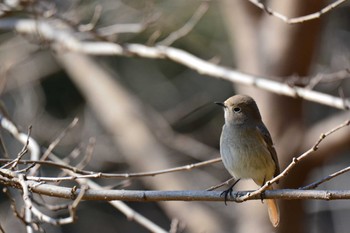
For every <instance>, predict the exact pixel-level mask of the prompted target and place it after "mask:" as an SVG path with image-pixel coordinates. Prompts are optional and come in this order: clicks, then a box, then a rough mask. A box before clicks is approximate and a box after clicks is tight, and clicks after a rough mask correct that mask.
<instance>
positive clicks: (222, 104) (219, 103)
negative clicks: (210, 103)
mask: <svg viewBox="0 0 350 233" xmlns="http://www.w3.org/2000/svg"><path fill="white" fill-rule="evenodd" d="M214 104H217V105H219V106H221V107H223V108H226V106H225V104H224V103H222V102H214Z"/></svg>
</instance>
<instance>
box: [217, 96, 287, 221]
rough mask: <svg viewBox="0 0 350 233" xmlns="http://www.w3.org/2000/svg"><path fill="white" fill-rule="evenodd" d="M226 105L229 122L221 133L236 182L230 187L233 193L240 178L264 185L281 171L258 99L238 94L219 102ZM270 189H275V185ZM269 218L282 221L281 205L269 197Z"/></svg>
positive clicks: (223, 154) (225, 161) (222, 149)
mask: <svg viewBox="0 0 350 233" xmlns="http://www.w3.org/2000/svg"><path fill="white" fill-rule="evenodd" d="M215 103H216V104H218V105H220V106H221V107H223V109H224V117H225V124H224V125H223V128H222V133H221V136H220V154H221V158H222V162H223V164H224V167H225V168H226V170H227V171H228V172H229V173H230V174H231V175H232V177H233V178H235V180H236V182H235V183H234V184H233V185H232V186H231V187H230V188H229V189H227V190H226V191H224V192H222V194H225V204H226V199H227V195H228V194H229V193H230V194H231V193H232V188H233V186H234V185H235V184H236V183H237V182H238V181H239V180H240V179H252V180H253V181H254V182H255V183H256V184H257V185H259V186H263V185H264V184H265V182H266V181H268V180H270V179H272V178H273V177H275V176H277V175H278V174H279V173H280V167H279V163H278V158H277V153H276V150H275V148H274V145H273V142H272V138H271V135H270V133H269V131H268V129H267V128H266V126H265V124H264V123H263V121H262V118H261V115H260V112H259V109H258V106H257V104H256V102H255V101H254V99H253V98H252V97H250V96H247V95H241V94H238V95H234V96H232V97H230V98H228V99H227V100H226V101H225V102H215ZM269 189H273V188H272V186H270V187H269ZM266 204H267V208H268V214H269V219H270V221H271V223H272V225H273V226H274V227H277V226H278V224H279V221H280V213H279V208H278V205H277V203H276V200H274V199H267V200H266Z"/></svg>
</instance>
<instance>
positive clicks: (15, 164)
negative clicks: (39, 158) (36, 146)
mask: <svg viewBox="0 0 350 233" xmlns="http://www.w3.org/2000/svg"><path fill="white" fill-rule="evenodd" d="M31 131H32V126H29V127H28V136H27V140H26V143H25V144H24V145H23V147H22V150H21V151H20V152H19V153H18V156H17V158H16V159H14V160H13V161H11V162H9V163H8V164H5V165H4V166H3V167H1V168H4V167H8V166H10V165H11V167H10V169H11V170H13V169H14V168H15V167H16V166H17V165H18V162H19V161H20V160H21V159H22V158H23V156H24V155H25V154H26V153H27V152H28V144H29V139H30V133H31Z"/></svg>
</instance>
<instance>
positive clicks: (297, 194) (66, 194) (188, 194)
mask: <svg viewBox="0 0 350 233" xmlns="http://www.w3.org/2000/svg"><path fill="white" fill-rule="evenodd" d="M0 183H3V184H6V185H7V186H12V187H14V188H18V189H20V188H21V185H20V182H19V179H18V178H13V179H7V178H6V177H0ZM27 185H28V188H29V190H30V191H32V192H34V193H38V194H42V195H46V196H50V197H59V198H66V199H75V198H76V197H77V196H78V195H79V193H80V189H75V188H68V187H60V186H56V185H50V184H42V183H39V182H34V181H27ZM249 192H251V191H239V192H233V193H232V196H231V197H228V199H227V200H228V201H235V202H242V201H241V198H240V197H242V196H247V194H248V193H249ZM264 198H265V199H285V200H296V199H313V200H338V199H350V190H299V189H277V190H266V191H265V194H264ZM259 199H260V196H249V198H247V200H259ZM82 200H93V201H97V200H98V201H113V200H119V201H137V202H153V201H210V202H221V201H222V202H223V201H224V197H223V196H222V195H221V191H205V190H179V191H143V190H95V189H89V190H85V193H84V195H83V196H82Z"/></svg>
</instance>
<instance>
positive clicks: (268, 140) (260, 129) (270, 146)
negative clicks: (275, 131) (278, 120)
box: [257, 124, 280, 176]
mask: <svg viewBox="0 0 350 233" xmlns="http://www.w3.org/2000/svg"><path fill="white" fill-rule="evenodd" d="M257 129H258V132H259V134H260V135H261V136H262V138H263V139H264V141H265V143H266V146H267V149H268V150H269V152H270V154H271V157H272V159H273V161H274V162H275V167H276V169H275V174H274V176H277V175H278V174H280V166H279V163H278V158H277V153H276V150H275V147H274V146H273V142H272V139H271V135H270V133H269V131H268V130H267V128H266V126H265V125H264V124H258V126H257Z"/></svg>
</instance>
